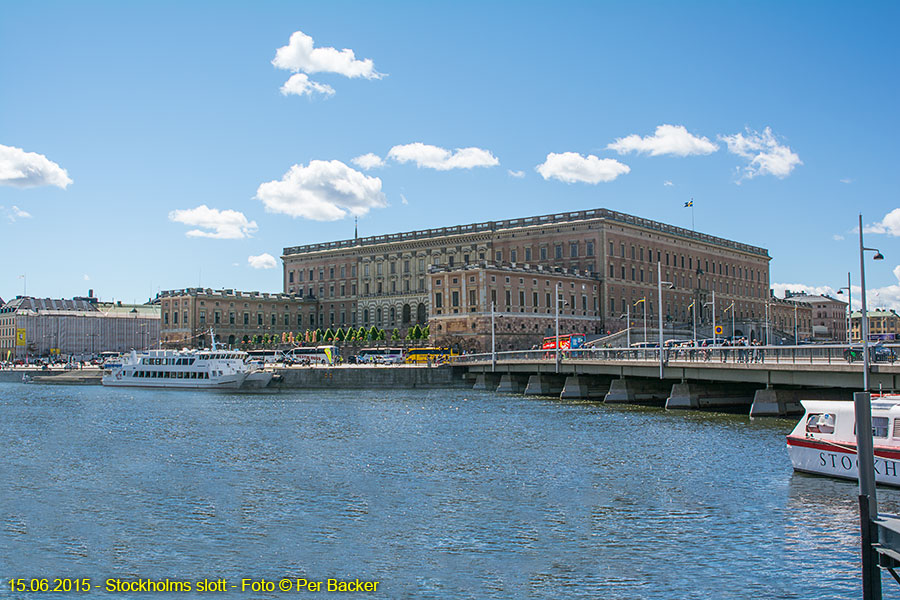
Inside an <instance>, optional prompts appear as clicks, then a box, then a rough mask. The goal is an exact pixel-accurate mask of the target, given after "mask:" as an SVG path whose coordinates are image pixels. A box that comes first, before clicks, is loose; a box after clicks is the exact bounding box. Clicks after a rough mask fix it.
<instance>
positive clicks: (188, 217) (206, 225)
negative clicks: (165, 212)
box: [169, 204, 258, 240]
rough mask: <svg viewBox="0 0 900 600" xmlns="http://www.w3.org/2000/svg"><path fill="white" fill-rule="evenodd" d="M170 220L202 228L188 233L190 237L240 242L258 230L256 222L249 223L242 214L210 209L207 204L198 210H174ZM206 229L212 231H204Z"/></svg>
mask: <svg viewBox="0 0 900 600" xmlns="http://www.w3.org/2000/svg"><path fill="white" fill-rule="evenodd" d="M169 220H170V221H174V222H176V223H184V224H185V225H192V226H194V227H200V228H202V229H192V230H190V231H188V232H187V234H186V235H187V236H188V237H206V238H215V239H219V240H239V239H242V238H245V237H250V235H251V234H252V233H253V232H254V231H256V230H257V229H258V227H257V226H256V221H248V220H247V217H245V216H244V213H242V212H238V211H236V210H218V209H216V208H209V207H208V206H206V205H205V204H203V205H201V206H198V207H197V208H189V209H186V210H173V211H172V212H170V213H169ZM204 229H206V230H211V231H204Z"/></svg>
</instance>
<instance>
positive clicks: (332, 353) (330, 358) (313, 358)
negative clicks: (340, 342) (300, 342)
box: [285, 346, 341, 365]
mask: <svg viewBox="0 0 900 600" xmlns="http://www.w3.org/2000/svg"><path fill="white" fill-rule="evenodd" d="M340 358H341V351H340V350H339V349H338V347H337V346H316V347H308V348H302V347H301V348H293V349H291V350H289V351H288V352H285V359H286V360H289V361H290V362H293V363H304V364H313V365H333V364H336V363H337V362H338V361H340Z"/></svg>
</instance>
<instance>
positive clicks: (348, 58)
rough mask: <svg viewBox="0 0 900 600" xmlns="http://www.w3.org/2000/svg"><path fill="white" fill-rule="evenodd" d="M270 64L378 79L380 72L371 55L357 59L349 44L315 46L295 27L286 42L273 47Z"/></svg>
mask: <svg viewBox="0 0 900 600" xmlns="http://www.w3.org/2000/svg"><path fill="white" fill-rule="evenodd" d="M272 64H273V65H275V66H276V67H278V68H279V69H286V70H288V71H293V72H294V73H298V72H301V71H302V72H304V73H337V74H339V75H343V76H345V77H365V78H366V79H380V78H381V77H382V76H383V75H382V74H381V73H379V72H377V71H376V70H375V65H374V63H373V62H372V59H371V58H366V59H364V60H357V59H356V55H355V54H354V53H353V50H350V49H349V48H344V49H343V50H337V49H335V48H329V47H319V48H315V47H314V42H313V39H312V37H310V36H308V35H306V34H305V33H303V32H302V31H295V32H294V33H293V34H291V39H290V41H289V42H288V45H287V46H282V47H281V48H278V50H276V51H275V58H274V59H273V60H272Z"/></svg>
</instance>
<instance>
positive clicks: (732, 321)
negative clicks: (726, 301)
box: [722, 301, 734, 343]
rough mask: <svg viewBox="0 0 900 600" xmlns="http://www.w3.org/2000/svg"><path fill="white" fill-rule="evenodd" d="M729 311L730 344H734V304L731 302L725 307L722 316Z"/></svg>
mask: <svg viewBox="0 0 900 600" xmlns="http://www.w3.org/2000/svg"><path fill="white" fill-rule="evenodd" d="M729 310H730V311H731V342H732V343H734V302H733V301H732V303H731V304H730V305H729V306H727V307H726V308H725V310H723V311H722V314H723V315H724V314H725V313H727V312H728V311H729Z"/></svg>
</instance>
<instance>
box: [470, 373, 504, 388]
mask: <svg viewBox="0 0 900 600" xmlns="http://www.w3.org/2000/svg"><path fill="white" fill-rule="evenodd" d="M498 385H500V373H479V374H478V376H477V377H476V378H475V385H473V386H472V389H473V390H485V391H488V392H493V391H494V390H496V389H497V386H498Z"/></svg>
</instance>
